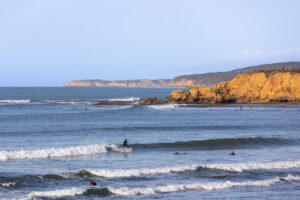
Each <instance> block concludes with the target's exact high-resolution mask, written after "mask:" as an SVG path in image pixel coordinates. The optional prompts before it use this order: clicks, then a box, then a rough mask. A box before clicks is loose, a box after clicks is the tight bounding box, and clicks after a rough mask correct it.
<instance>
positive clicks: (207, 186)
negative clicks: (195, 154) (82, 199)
mask: <svg viewBox="0 0 300 200" xmlns="http://www.w3.org/2000/svg"><path fill="white" fill-rule="evenodd" d="M283 179H284V180H286V181H298V180H300V177H299V176H293V175H290V174H289V175H288V176H287V177H285V178H283ZM280 181H281V179H280V178H279V177H276V178H273V179H267V180H261V181H243V182H234V181H226V182H196V183H190V184H174V185H164V186H152V187H144V188H128V187H121V188H110V187H109V190H110V191H111V192H112V193H114V194H118V195H131V196H133V195H153V194H157V193H169V192H182V191H189V190H221V189H227V188H232V187H247V186H257V187H261V186H269V185H272V184H275V183H279V182H280Z"/></svg>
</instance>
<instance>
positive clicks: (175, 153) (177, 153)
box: [174, 151, 187, 155]
mask: <svg viewBox="0 0 300 200" xmlns="http://www.w3.org/2000/svg"><path fill="white" fill-rule="evenodd" d="M181 154H183V155H186V154H187V153H186V152H184V153H179V152H177V151H175V152H174V155H181Z"/></svg>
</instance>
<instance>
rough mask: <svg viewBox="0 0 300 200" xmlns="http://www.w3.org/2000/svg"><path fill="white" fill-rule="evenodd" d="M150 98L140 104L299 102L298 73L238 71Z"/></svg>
mask: <svg viewBox="0 0 300 200" xmlns="http://www.w3.org/2000/svg"><path fill="white" fill-rule="evenodd" d="M151 99H153V98H149V99H146V100H144V101H140V103H141V104H144V103H145V102H146V103H147V104H157V103H159V104H161V103H179V104H180V103H181V104H182V103H185V104H224V103H300V72H298V71H292V72H291V71H283V72H281V71H274V70H273V71H263V72H253V73H247V74H240V75H238V76H237V77H235V78H234V79H233V80H232V81H225V82H221V83H219V84H216V85H215V86H213V87H207V88H198V87H193V88H190V89H188V90H177V91H174V92H172V93H171V96H169V97H166V99H165V100H164V101H159V100H157V101H150V100H151Z"/></svg>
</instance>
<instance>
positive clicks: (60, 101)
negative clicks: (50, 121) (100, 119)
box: [36, 99, 94, 104]
mask: <svg viewBox="0 0 300 200" xmlns="http://www.w3.org/2000/svg"><path fill="white" fill-rule="evenodd" d="M36 102H41V103H57V104H77V103H85V104H92V103H94V101H87V100H54V99H49V100H39V101H36Z"/></svg>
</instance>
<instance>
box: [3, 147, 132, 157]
mask: <svg viewBox="0 0 300 200" xmlns="http://www.w3.org/2000/svg"><path fill="white" fill-rule="evenodd" d="M107 151H116V152H128V153H129V152H132V149H131V148H122V147H119V146H118V145H115V144H105V143H102V144H93V145H88V146H75V147H68V148H51V149H38V150H19V151H0V161H7V160H19V159H41V158H59V157H69V156H80V155H94V154H100V153H106V152H107Z"/></svg>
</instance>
